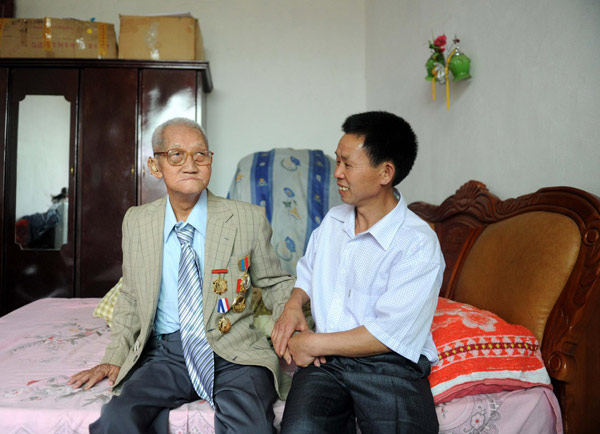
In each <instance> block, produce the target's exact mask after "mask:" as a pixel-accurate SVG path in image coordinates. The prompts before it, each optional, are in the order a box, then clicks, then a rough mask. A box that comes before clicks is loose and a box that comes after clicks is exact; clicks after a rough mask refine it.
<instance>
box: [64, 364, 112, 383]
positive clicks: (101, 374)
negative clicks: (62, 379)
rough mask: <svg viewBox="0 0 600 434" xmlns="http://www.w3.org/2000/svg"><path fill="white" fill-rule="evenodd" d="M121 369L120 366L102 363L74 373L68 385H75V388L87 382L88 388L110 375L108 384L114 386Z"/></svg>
mask: <svg viewBox="0 0 600 434" xmlns="http://www.w3.org/2000/svg"><path fill="white" fill-rule="evenodd" d="M120 370H121V367H120V366H117V365H111V364H108V363H102V364H100V365H96V366H94V367H93V368H92V369H88V370H85V371H81V372H78V373H77V374H75V375H72V376H71V378H69V381H67V385H68V386H70V385H73V388H74V389H79V388H80V387H81V386H83V385H84V384H85V387H84V389H85V390H88V389H89V388H90V387H92V386H93V385H95V384H96V383H98V382H100V381H102V380H104V379H105V378H106V377H108V384H109V385H110V386H112V385H114V384H115V381H117V375H119V371H120Z"/></svg>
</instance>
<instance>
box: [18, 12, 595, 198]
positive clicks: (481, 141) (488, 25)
mask: <svg viewBox="0 0 600 434" xmlns="http://www.w3.org/2000/svg"><path fill="white" fill-rule="evenodd" d="M174 10H175V11H188V10H189V11H191V12H192V14H193V15H194V16H196V17H197V18H199V20H200V24H201V26H202V31H203V36H204V41H205V47H206V53H207V57H208V60H209V61H210V64H211V70H212V73H213V79H214V82H215V90H214V91H213V93H212V94H211V95H209V99H208V134H209V138H210V140H211V146H212V148H213V149H214V150H215V152H216V160H215V171H214V175H213V179H212V181H211V189H212V190H213V191H214V192H215V193H217V194H221V195H224V194H225V193H226V191H227V189H228V187H229V183H230V180H231V178H232V176H233V172H234V167H235V164H236V162H237V161H238V160H239V159H240V158H241V157H242V156H244V155H246V154H248V153H249V152H253V151H255V150H260V149H268V148H271V147H274V146H291V147H311V148H321V149H324V150H325V151H326V152H327V153H329V154H332V153H333V151H334V149H335V146H336V144H337V141H338V139H339V136H340V130H339V128H340V124H341V122H342V121H343V119H344V118H345V117H346V116H347V115H348V114H351V113H355V112H358V111H361V110H364V109H365V108H368V109H385V110H390V111H393V112H396V113H398V114H400V115H402V116H404V117H405V118H406V119H407V120H408V121H409V122H411V124H413V126H414V128H415V131H416V132H417V135H418V136H419V139H420V154H419V157H418V159H417V163H416V165H415V168H414V170H413V172H412V173H411V175H410V176H409V177H408V179H407V180H406V181H405V182H404V183H403V185H402V186H401V188H402V191H403V193H404V194H405V195H406V196H407V199H408V200H409V201H411V200H427V201H430V202H435V203H437V202H440V201H441V200H442V199H444V198H445V197H447V196H448V195H449V194H451V193H453V192H454V191H455V190H456V188H458V187H459V186H460V185H461V184H462V183H463V182H465V181H467V180H469V179H478V180H481V181H483V182H485V183H486V184H487V185H488V187H489V188H490V190H492V191H493V192H495V193H496V194H498V195H499V196H500V197H501V198H507V197H514V196H518V195H521V194H524V193H529V192H531V191H534V190H536V189H538V188H540V187H544V186H550V185H571V186H575V187H579V188H583V189H586V190H588V191H591V192H593V193H595V194H598V195H600V171H599V170H598V167H599V166H600V164H599V163H600V143H599V140H598V133H597V127H596V125H597V124H598V122H597V121H594V119H596V118H598V117H599V116H598V114H597V113H598V110H597V104H596V103H597V101H598V100H599V99H600V98H599V97H600V80H599V79H598V71H600V49H598V41H600V24H599V23H600V2H599V1H597V0H570V1H564V0H528V1H526V2H525V1H519V0H504V1H502V2H500V1H493V0H478V1H476V0H447V1H444V2H440V1H435V0H420V1H416V0H175V1H170V2H164V1H160V0H147V1H143V0H119V1H117V0H103V1H92V0H53V1H46V2H40V1H39V0H16V13H17V15H18V16H20V17H41V16H45V15H46V16H61V17H64V16H72V17H75V18H81V19H88V18H91V17H95V18H96V19H97V20H100V21H107V22H112V23H115V24H117V25H116V27H117V29H118V14H119V13H123V14H143V13H160V12H169V11H174ZM440 33H446V34H447V35H448V36H449V37H450V38H452V36H454V34H455V33H457V34H458V36H459V37H460V38H461V39H462V43H461V47H462V48H463V50H464V52H465V53H466V54H467V55H468V56H469V57H470V58H471V59H472V74H473V79H471V80H469V81H466V82H460V83H456V84H454V83H453V84H452V86H451V89H450V93H451V95H450V98H451V107H450V111H449V112H447V111H446V108H445V101H444V93H443V89H442V88H441V87H439V86H438V88H437V100H436V101H435V102H432V101H431V86H430V84H429V82H426V81H425V80H424V79H423V78H424V76H425V68H424V64H425V61H426V60H427V58H428V56H429V49H428V48H427V41H428V40H429V39H431V37H432V35H438V34H440Z"/></svg>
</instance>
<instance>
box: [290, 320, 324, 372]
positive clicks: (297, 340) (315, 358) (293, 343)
mask: <svg viewBox="0 0 600 434" xmlns="http://www.w3.org/2000/svg"><path fill="white" fill-rule="evenodd" d="M316 338H317V334H316V333H315V332H313V331H312V330H309V329H307V330H304V331H302V332H300V333H296V334H295V335H294V336H292V337H291V338H290V340H289V341H288V349H289V351H290V354H291V355H292V357H293V358H294V362H296V365H298V366H301V367H303V368H304V367H306V366H308V365H310V364H311V363H312V364H314V365H315V366H321V364H322V363H325V362H326V360H325V357H323V356H321V355H320V354H318V353H317V352H316V351H315V339H316Z"/></svg>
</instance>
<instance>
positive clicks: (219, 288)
mask: <svg viewBox="0 0 600 434" xmlns="http://www.w3.org/2000/svg"><path fill="white" fill-rule="evenodd" d="M226 273H227V269H226V268H222V269H216V270H212V274H218V275H219V277H217V279H216V280H213V282H212V289H213V291H214V292H215V293H216V294H218V295H221V294H223V293H224V292H225V291H227V281H226V280H225V279H223V278H221V274H226Z"/></svg>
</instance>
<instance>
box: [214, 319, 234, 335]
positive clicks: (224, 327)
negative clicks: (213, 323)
mask: <svg viewBox="0 0 600 434" xmlns="http://www.w3.org/2000/svg"><path fill="white" fill-rule="evenodd" d="M217 327H218V328H219V331H220V332H221V333H223V334H225V333H229V330H231V321H229V318H226V317H225V316H223V317H222V318H221V319H220V320H219V321H218V322H217Z"/></svg>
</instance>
